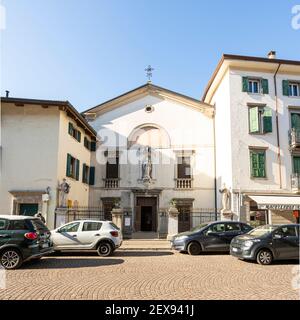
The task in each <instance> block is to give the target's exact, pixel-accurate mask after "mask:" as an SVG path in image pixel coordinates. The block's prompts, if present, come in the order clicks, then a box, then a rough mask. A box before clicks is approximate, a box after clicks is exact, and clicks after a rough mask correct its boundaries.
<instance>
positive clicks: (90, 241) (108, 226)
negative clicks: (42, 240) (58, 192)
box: [51, 220, 123, 257]
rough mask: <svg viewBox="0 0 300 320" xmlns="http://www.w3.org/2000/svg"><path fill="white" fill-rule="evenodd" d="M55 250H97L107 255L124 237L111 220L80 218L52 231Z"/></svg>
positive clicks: (100, 253) (117, 246) (104, 255)
mask: <svg viewBox="0 0 300 320" xmlns="http://www.w3.org/2000/svg"><path fill="white" fill-rule="evenodd" d="M51 237H52V241H53V246H54V250H55V251H65V250H75V251H82V250H97V252H98V254H99V256H102V257H107V256H110V255H112V254H113V252H114V251H115V250H116V249H117V248H119V247H120V246H121V244H122V241H123V237H122V233H121V231H120V230H119V228H118V227H117V226H116V225H115V224H114V223H112V222H111V221H97V220H78V221H72V222H70V223H67V224H65V225H63V226H61V227H59V228H57V229H55V230H52V231H51Z"/></svg>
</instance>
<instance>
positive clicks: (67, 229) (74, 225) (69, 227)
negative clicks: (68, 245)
mask: <svg viewBox="0 0 300 320" xmlns="http://www.w3.org/2000/svg"><path fill="white" fill-rule="evenodd" d="M78 228H79V222H74V223H70V224H67V225H65V226H63V227H61V228H60V229H59V231H60V232H77V231H78Z"/></svg>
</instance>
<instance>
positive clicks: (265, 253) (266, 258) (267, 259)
mask: <svg viewBox="0 0 300 320" xmlns="http://www.w3.org/2000/svg"><path fill="white" fill-rule="evenodd" d="M256 261H257V263H259V264H261V265H264V266H267V265H269V264H271V263H272V261H273V255H272V252H271V251H270V250H268V249H262V250H260V251H259V252H258V254H257V256H256Z"/></svg>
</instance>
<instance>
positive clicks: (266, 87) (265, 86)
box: [261, 79, 269, 94]
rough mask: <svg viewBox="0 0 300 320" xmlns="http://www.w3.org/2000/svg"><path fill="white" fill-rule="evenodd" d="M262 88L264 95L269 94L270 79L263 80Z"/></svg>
mask: <svg viewBox="0 0 300 320" xmlns="http://www.w3.org/2000/svg"><path fill="white" fill-rule="evenodd" d="M261 87H262V91H263V94H269V81H268V79H262V80H261Z"/></svg>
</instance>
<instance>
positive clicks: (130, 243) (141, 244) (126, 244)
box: [118, 239, 171, 251]
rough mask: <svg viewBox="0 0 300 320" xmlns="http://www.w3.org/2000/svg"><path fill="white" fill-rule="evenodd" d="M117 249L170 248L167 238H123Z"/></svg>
mask: <svg viewBox="0 0 300 320" xmlns="http://www.w3.org/2000/svg"><path fill="white" fill-rule="evenodd" d="M118 250H161V251H164V250H168V251H169V250H171V244H170V242H169V241H167V240H159V239H155V240H153V239H152V240H145V239H144V240H140V239H138V240H136V239H130V240H124V241H123V243H122V246H121V247H120V248H119V249H118Z"/></svg>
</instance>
